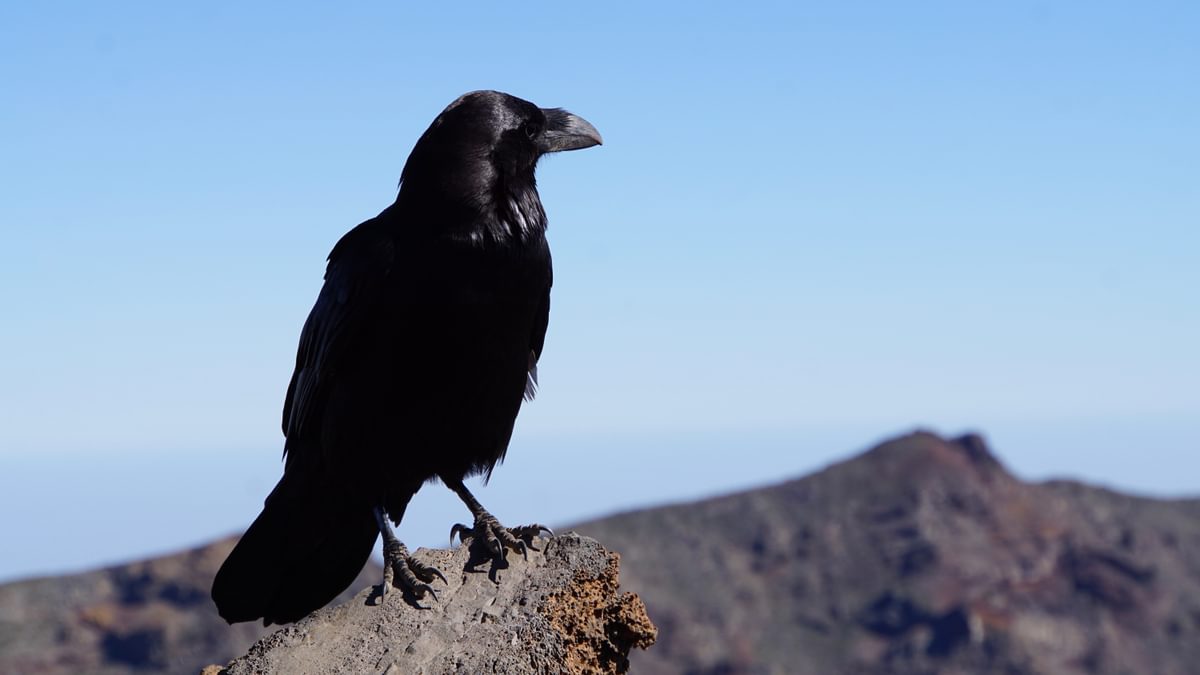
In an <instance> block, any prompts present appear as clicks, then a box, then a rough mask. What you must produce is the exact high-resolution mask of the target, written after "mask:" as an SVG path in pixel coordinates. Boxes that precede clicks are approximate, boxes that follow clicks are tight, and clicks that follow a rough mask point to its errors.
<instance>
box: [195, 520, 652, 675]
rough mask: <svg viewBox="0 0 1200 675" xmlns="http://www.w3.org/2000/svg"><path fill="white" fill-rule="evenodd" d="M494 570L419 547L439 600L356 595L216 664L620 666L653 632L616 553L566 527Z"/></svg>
mask: <svg viewBox="0 0 1200 675" xmlns="http://www.w3.org/2000/svg"><path fill="white" fill-rule="evenodd" d="M538 541H539V545H538V547H539V548H540V549H541V550H540V551H530V552H529V558H528V560H527V561H526V560H525V559H523V558H522V556H520V555H519V554H517V553H514V552H509V554H508V564H507V566H505V567H503V568H497V567H496V566H495V565H494V564H493V563H492V562H491V561H490V560H487V559H486V558H485V557H484V556H481V555H479V551H475V552H474V554H475V555H474V556H472V552H471V551H470V550H469V549H468V547H465V546H460V547H458V548H456V549H452V550H447V549H439V550H429V549H421V550H419V551H417V553H416V555H417V557H419V558H420V559H421V560H423V561H424V562H426V563H429V564H432V565H434V566H436V567H438V568H439V569H441V570H442V571H443V573H444V574H445V575H446V578H447V581H448V583H447V584H442V583H441V582H440V581H437V582H434V587H435V588H436V589H438V597H439V599H438V601H434V600H432V599H431V598H428V597H427V598H425V599H422V600H419V601H418V600H415V599H413V598H411V597H406V596H405V595H404V594H403V593H402V592H401V591H399V590H394V591H392V592H390V593H389V594H388V595H387V596H386V597H385V598H382V601H381V599H380V598H379V596H378V589H369V590H367V591H364V592H362V593H359V594H358V595H357V596H356V597H355V598H354V599H352V600H351V601H349V602H346V603H344V604H342V605H339V606H337V607H329V608H326V609H323V610H320V611H318V612H315V613H313V614H311V615H309V616H308V617H306V618H304V619H302V620H301V621H299V622H297V623H296V624H294V625H292V626H288V627H285V628H283V629H282V630H280V631H278V632H276V633H274V634H272V635H270V636H268V637H266V638H264V639H263V640H262V641H260V642H258V643H257V644H255V645H254V646H253V647H252V648H251V649H250V651H249V653H247V654H246V656H244V657H242V658H239V659H237V660H235V661H233V662H232V663H230V664H229V665H228V666H226V668H225V669H224V670H219V669H215V668H214V669H212V670H210V671H209V672H213V671H219V672H222V673H228V674H229V675H251V674H257V673H317V672H320V673H389V674H391V673H405V674H413V675H416V674H426V675H433V674H441V673H483V672H488V673H493V672H494V673H514V674H519V673H623V672H625V670H626V667H627V665H628V659H627V656H628V653H629V650H630V649H631V648H632V647H635V646H637V647H642V648H645V647H648V646H649V645H650V644H652V643H653V642H654V638H655V634H656V630H655V628H654V626H653V625H652V624H651V623H650V621H649V619H648V618H647V617H646V614H645V609H644V607H643V605H642V603H641V601H640V600H639V599H638V598H637V596H634V595H633V594H630V593H625V594H619V593H618V592H617V566H618V557H617V556H616V554H612V553H609V552H607V551H605V550H604V548H602V547H601V546H600V545H599V544H598V543H596V542H595V541H594V540H592V539H587V538H585V537H579V536H577V535H574V534H566V535H560V536H557V537H554V538H552V539H549V540H538Z"/></svg>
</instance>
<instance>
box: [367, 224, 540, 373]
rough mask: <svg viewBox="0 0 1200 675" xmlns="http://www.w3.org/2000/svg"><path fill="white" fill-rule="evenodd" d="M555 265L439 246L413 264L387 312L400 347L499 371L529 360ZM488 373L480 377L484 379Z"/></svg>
mask: <svg viewBox="0 0 1200 675" xmlns="http://www.w3.org/2000/svg"><path fill="white" fill-rule="evenodd" d="M549 275H550V268H549V259H548V257H542V256H536V255H518V254H514V253H512V252H501V253H497V252H494V251H489V250H480V249H477V248H471V247H443V248H434V249H431V250H429V251H427V252H426V254H425V255H424V256H422V258H421V259H420V260H414V261H413V262H412V263H411V264H410V265H409V266H407V268H406V273H405V274H404V275H403V276H402V277H401V278H399V279H397V281H398V282H399V283H400V285H401V286H402V289H400V290H399V292H397V293H395V294H393V295H392V297H394V298H396V301H395V302H394V303H393V305H392V306H391V307H390V308H388V313H389V314H391V315H392V316H393V318H394V321H393V330H394V332H393V337H394V339H395V341H396V344H397V346H398V347H403V348H404V349H406V350H416V352H417V353H418V354H419V355H422V356H423V357H424V358H427V359H433V360H436V361H437V362H439V365H438V367H439V368H441V369H443V373H445V370H444V369H446V368H451V367H453V366H452V365H451V364H452V363H457V364H463V365H465V366H467V367H469V368H474V369H475V370H476V371H477V372H478V371H479V369H487V370H495V369H497V368H500V367H501V366H502V365H503V364H506V363H511V362H512V361H513V360H514V359H517V360H519V361H520V363H522V364H523V363H524V362H525V360H526V359H527V357H528V352H529V345H530V336H531V333H532V331H533V329H534V323H535V316H536V313H537V312H538V310H539V307H540V306H541V303H542V302H544V299H545V295H546V293H547V291H548V289H549ZM483 374H485V373H483V372H479V375H483Z"/></svg>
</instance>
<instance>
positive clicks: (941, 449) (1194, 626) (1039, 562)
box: [576, 432, 1200, 675]
mask: <svg viewBox="0 0 1200 675" xmlns="http://www.w3.org/2000/svg"><path fill="white" fill-rule="evenodd" d="M729 458H730V460H729V461H736V455H734V454H730V455H729ZM1130 461H1136V456H1135V455H1134V454H1133V453H1132V452H1131V457H1130ZM576 529H577V530H578V531H579V532H581V533H583V534H586V535H588V536H592V537H596V538H597V539H599V540H601V541H604V542H605V544H606V545H607V546H610V547H611V548H613V549H614V550H617V551H620V552H621V554H622V577H623V582H624V586H625V587H626V588H628V589H629V590H631V591H634V592H637V593H639V594H640V595H641V597H642V598H643V600H644V601H645V602H646V605H647V608H648V611H649V614H650V616H651V618H652V619H653V620H654V621H655V623H656V624H657V625H658V626H659V629H660V635H659V641H658V644H656V645H655V647H654V648H653V649H651V650H649V651H647V652H645V653H637V654H635V655H634V656H633V661H632V666H633V672H638V673H647V674H649V675H655V674H658V673H686V674H688V675H702V674H704V675H718V674H720V675H734V674H738V673H781V674H782V673H789V674H794V673H812V674H814V675H832V674H838V673H846V674H850V673H855V674H859V673H896V674H900V673H913V674H916V673H963V674H968V673H969V674H975V673H997V674H1000V673H1003V674H1005V675H1022V674H1033V673H1046V674H1054V675H1059V674H1063V675H1069V674H1074V673H1112V674H1117V673H1139V674H1140V673H1156V674H1159V675H1171V674H1178V675H1186V674H1189V673H1191V674H1194V673H1196V672H1200V670H1198V668H1200V666H1197V664H1198V663H1200V500H1195V499H1191V500H1175V501H1164V500H1154V499H1145V498H1138V497H1130V496H1126V495H1122V494H1120V493H1117V492H1113V491H1109V490H1105V489H1100V488H1095V487H1089V486H1086V485H1081V484H1077V483H1072V482H1062V481H1060V482H1050V483H1042V484H1028V483H1023V482H1021V481H1020V480H1018V479H1017V478H1015V477H1014V476H1012V475H1011V474H1010V473H1008V472H1007V471H1006V470H1005V468H1004V467H1003V466H1002V465H1001V464H1000V462H999V461H997V460H996V458H995V457H993V456H992V454H991V452H990V451H989V450H988V448H987V446H986V444H985V443H984V441H983V439H982V438H981V437H979V436H976V435H968V436H963V437H961V438H957V439H953V440H946V439H942V438H939V437H937V436H935V435H933V434H930V433H922V432H918V433H913V434H910V435H906V436H903V437H900V438H897V439H895V440H892V441H889V442H886V443H883V444H882V445H880V446H878V447H876V448H874V449H872V450H870V451H868V452H866V453H865V454H862V455H860V456H857V457H854V458H852V459H850V460H848V461H845V462H841V463H838V464H835V465H832V466H830V467H829V468H827V469H825V470H823V471H820V472H818V473H816V474H813V475H810V476H807V477H805V478H801V479H798V480H792V481H788V482H786V483H782V484H779V485H775V486H771V487H766V488H761V489H756V490H750V491H747V492H741V493H737V494H732V495H727V496H723V497H718V498H714V499H708V500H704V501H700V502H696V503H693V504H684V505H676V506H669V507H663V508H656V509H648V510H644V511H636V512H631V513H626V514H621V515H617V516H613V517H610V518H604V519H601V520H597V521H592V522H589V523H584V524H581V525H578V526H576Z"/></svg>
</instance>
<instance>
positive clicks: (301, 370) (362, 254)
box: [283, 220, 396, 453]
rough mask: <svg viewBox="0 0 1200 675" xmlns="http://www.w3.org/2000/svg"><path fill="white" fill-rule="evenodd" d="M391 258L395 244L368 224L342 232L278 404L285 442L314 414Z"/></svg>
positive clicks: (379, 287) (298, 433)
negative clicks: (286, 387)
mask: <svg viewBox="0 0 1200 675" xmlns="http://www.w3.org/2000/svg"><path fill="white" fill-rule="evenodd" d="M395 255H396V251H395V240H394V239H393V238H392V237H391V236H390V235H389V233H387V232H386V231H385V230H384V228H383V227H381V226H380V225H379V224H377V223H376V221H374V220H368V221H367V222H365V223H363V224H361V225H359V226H358V227H356V228H354V229H353V230H351V231H350V232H348V233H347V234H346V235H345V236H344V237H342V239H341V240H340V241H339V242H338V243H337V245H336V246H334V248H333V252H332V253H330V254H329V265H328V267H327V268H326V271H325V285H324V286H323V287H322V288H321V293H320V294H319V295H318V296H317V302H316V304H314V305H313V308H312V312H310V313H309V315H308V320H307V321H305V322H304V329H303V330H302V331H301V333H300V346H299V348H298V349H297V352H296V370H295V372H294V373H292V381H291V383H290V384H288V391H287V396H286V397H285V399H284V402H283V434H284V436H287V437H288V438H289V440H291V439H294V438H296V437H298V436H301V435H303V434H304V432H305V430H306V427H308V426H310V425H311V424H312V423H313V421H314V418H316V417H319V416H320V414H321V410H320V408H321V402H322V400H323V399H324V395H325V389H326V388H327V387H328V385H329V378H330V375H331V373H332V372H333V370H335V369H336V367H337V364H338V361H339V359H341V358H342V356H343V354H344V353H345V352H346V349H347V348H348V346H349V344H350V343H352V342H353V340H354V336H355V335H356V334H357V333H359V332H360V331H361V329H362V327H363V324H364V323H365V322H366V321H365V320H366V318H367V317H368V316H369V315H370V314H371V313H372V311H373V310H374V309H375V305H376V303H377V302H378V301H379V298H380V296H381V294H382V291H383V284H384V280H385V279H386V277H387V276H388V274H389V272H390V271H391V268H392V265H393V263H394V261H395ZM290 446H291V444H290V443H289V444H288V447H289V448H290ZM284 452H285V453H286V452H287V448H285V450H284Z"/></svg>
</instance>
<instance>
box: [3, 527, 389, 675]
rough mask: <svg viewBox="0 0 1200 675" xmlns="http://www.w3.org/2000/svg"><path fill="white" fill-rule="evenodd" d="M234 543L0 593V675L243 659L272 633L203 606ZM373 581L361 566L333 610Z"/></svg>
mask: <svg viewBox="0 0 1200 675" xmlns="http://www.w3.org/2000/svg"><path fill="white" fill-rule="evenodd" d="M236 542H237V537H230V538H228V539H222V540H220V541H216V542H214V543H212V544H209V545H208V546H202V547H199V548H195V549H191V550H188V551H184V552H182V553H176V554H173V555H168V556H163V557H161V558H153V559H149V560H141V561H138V562H133V563H129V564H126V565H116V566H113V567H108V568H105V569H101V570H95V571H92V572H84V573H81V574H71V575H65V576H60V577H46V578H41V579H29V580H26V581H16V582H12V583H8V584H4V585H2V586H0V674H3V675H8V674H10V673H11V674H14V675H16V674H22V675H24V674H28V673H39V674H44V675H54V674H57V673H64V674H65V673H91V674H95V675H124V674H128V673H138V674H139V675H153V674H155V673H195V672H197V671H199V670H200V668H201V667H203V666H204V665H205V664H209V663H212V662H213V661H218V660H219V661H225V660H228V659H231V658H233V657H234V656H237V655H238V654H242V653H244V652H245V651H246V648H247V647H249V646H250V645H251V644H253V643H254V641H255V640H257V639H259V638H260V637H262V636H263V635H264V634H265V633H267V632H268V631H269V630H275V628H274V627H272V628H270V629H266V628H263V627H262V626H260V625H258V624H252V623H242V624H238V625H236V626H230V625H228V624H226V623H225V621H224V620H222V619H221V617H219V616H217V611H216V608H215V607H214V606H213V604H212V601H211V600H210V599H209V597H208V590H209V588H210V587H211V586H212V580H213V576H215V575H216V573H217V568H218V567H219V566H220V565H221V562H222V561H224V560H225V556H227V555H229V551H230V550H232V549H233V545H234V544H235V543H236ZM382 574H383V571H382V570H381V569H380V568H379V566H377V565H375V564H374V563H369V564H368V565H367V566H366V568H364V570H363V572H362V574H360V575H359V576H358V578H357V579H356V580H355V581H354V583H353V584H351V586H350V589H349V590H348V591H347V593H344V594H343V595H342V596H341V597H340V598H339V599H338V600H335V602H338V601H341V600H344V599H346V598H348V597H350V596H351V595H353V593H355V592H357V591H358V590H359V589H361V588H363V587H365V586H368V585H370V584H371V583H378V580H379V579H380V577H381V575H382Z"/></svg>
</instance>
